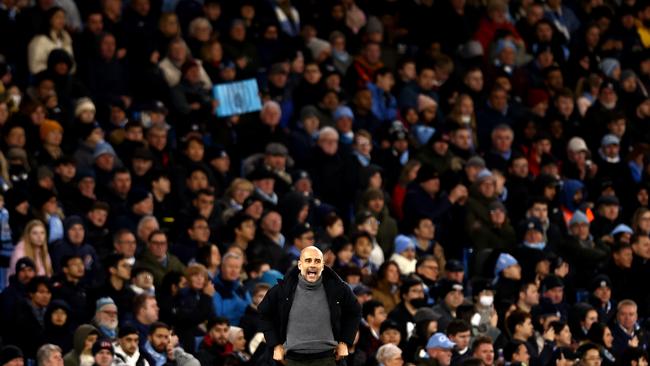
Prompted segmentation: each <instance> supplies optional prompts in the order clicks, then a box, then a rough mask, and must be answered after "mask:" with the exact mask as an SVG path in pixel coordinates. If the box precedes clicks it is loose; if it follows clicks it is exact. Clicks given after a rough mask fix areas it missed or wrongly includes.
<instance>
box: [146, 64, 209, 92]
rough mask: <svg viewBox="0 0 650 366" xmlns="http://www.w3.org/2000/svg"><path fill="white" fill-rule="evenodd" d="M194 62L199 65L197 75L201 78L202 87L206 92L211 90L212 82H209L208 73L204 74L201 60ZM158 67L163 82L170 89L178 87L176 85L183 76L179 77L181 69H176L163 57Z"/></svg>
mask: <svg viewBox="0 0 650 366" xmlns="http://www.w3.org/2000/svg"><path fill="white" fill-rule="evenodd" d="M194 61H196V63H198V64H199V75H200V77H201V81H202V82H203V87H204V88H205V89H206V90H210V89H212V80H210V77H209V76H208V73H207V72H205V69H204V68H203V64H202V63H201V60H197V59H194ZM158 67H159V68H160V70H161V71H162V73H163V76H164V77H165V81H166V82H167V85H169V87H170V88H173V87H175V86H176V85H178V83H180V82H181V77H182V76H183V75H181V69H180V68H178V67H176V65H174V63H173V62H172V60H170V59H169V58H168V57H165V58H164V59H163V60H162V61H160V63H159V64H158Z"/></svg>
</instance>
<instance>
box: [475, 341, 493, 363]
mask: <svg viewBox="0 0 650 366" xmlns="http://www.w3.org/2000/svg"><path fill="white" fill-rule="evenodd" d="M474 356H475V357H478V358H480V359H481V361H483V366H492V365H493V364H494V346H493V345H492V344H491V343H481V344H480V345H479V346H478V348H477V349H476V350H475V351H474Z"/></svg>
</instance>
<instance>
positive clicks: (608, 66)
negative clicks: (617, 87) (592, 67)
mask: <svg viewBox="0 0 650 366" xmlns="http://www.w3.org/2000/svg"><path fill="white" fill-rule="evenodd" d="M600 71H602V72H603V74H605V76H606V77H608V78H611V79H614V80H619V79H620V78H621V63H620V62H619V61H618V60H617V59H615V58H605V59H603V60H602V61H601V62H600Z"/></svg>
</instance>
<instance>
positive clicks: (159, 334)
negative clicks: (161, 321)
mask: <svg viewBox="0 0 650 366" xmlns="http://www.w3.org/2000/svg"><path fill="white" fill-rule="evenodd" d="M170 338H171V332H170V331H169V329H167V328H158V329H156V331H155V332H153V334H151V335H150V336H149V341H150V342H151V346H152V347H153V349H155V350H156V352H158V353H165V352H166V351H167V346H168V345H169V340H170Z"/></svg>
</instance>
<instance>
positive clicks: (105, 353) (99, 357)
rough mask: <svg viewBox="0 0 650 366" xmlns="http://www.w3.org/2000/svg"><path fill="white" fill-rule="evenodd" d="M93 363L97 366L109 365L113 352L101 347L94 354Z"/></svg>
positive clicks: (111, 361)
mask: <svg viewBox="0 0 650 366" xmlns="http://www.w3.org/2000/svg"><path fill="white" fill-rule="evenodd" d="M95 363H96V364H97V365H98V366H110V365H111V364H112V363H113V354H112V353H111V351H109V350H106V349H103V350H101V351H99V352H98V353H97V354H96V355H95Z"/></svg>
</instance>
